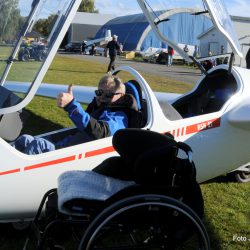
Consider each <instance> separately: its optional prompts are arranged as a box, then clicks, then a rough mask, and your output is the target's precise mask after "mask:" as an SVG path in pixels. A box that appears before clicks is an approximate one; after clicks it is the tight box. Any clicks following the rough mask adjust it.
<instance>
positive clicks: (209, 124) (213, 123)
mask: <svg viewBox="0 0 250 250" xmlns="http://www.w3.org/2000/svg"><path fill="white" fill-rule="evenodd" d="M217 127H220V118H216V119H212V120H208V121H204V122H200V123H197V124H194V125H190V126H187V127H186V133H185V134H186V135H188V134H193V133H197V132H200V131H204V130H208V129H212V128H217Z"/></svg>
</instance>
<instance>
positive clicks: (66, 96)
mask: <svg viewBox="0 0 250 250" xmlns="http://www.w3.org/2000/svg"><path fill="white" fill-rule="evenodd" d="M73 98H74V96H73V86H72V84H70V85H69V86H68V91H67V92H62V93H60V94H59V95H58V96H57V106H58V107H60V108H64V107H65V106H67V105H68V104H69V103H70V102H71V101H72V100H73Z"/></svg>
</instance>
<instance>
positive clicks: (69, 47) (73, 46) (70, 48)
mask: <svg viewBox="0 0 250 250" xmlns="http://www.w3.org/2000/svg"><path fill="white" fill-rule="evenodd" d="M81 46H82V43H80V42H70V43H68V44H66V45H65V47H64V49H65V51H67V52H77V51H81Z"/></svg>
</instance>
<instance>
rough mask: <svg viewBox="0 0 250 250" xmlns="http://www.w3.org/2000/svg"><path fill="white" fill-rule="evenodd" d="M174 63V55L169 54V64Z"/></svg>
mask: <svg viewBox="0 0 250 250" xmlns="http://www.w3.org/2000/svg"><path fill="white" fill-rule="evenodd" d="M172 63H173V56H172V55H168V66H170V65H172Z"/></svg>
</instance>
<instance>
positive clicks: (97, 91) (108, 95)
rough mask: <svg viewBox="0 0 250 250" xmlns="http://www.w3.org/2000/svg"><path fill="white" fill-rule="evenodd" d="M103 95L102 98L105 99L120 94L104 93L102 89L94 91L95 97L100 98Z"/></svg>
mask: <svg viewBox="0 0 250 250" xmlns="http://www.w3.org/2000/svg"><path fill="white" fill-rule="evenodd" d="M103 94H104V96H105V97H106V98H110V99H111V98H112V97H113V96H115V95H119V94H121V93H112V92H107V93H105V92H104V91H103V90H102V89H97V90H95V95H96V96H102V95H103Z"/></svg>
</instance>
